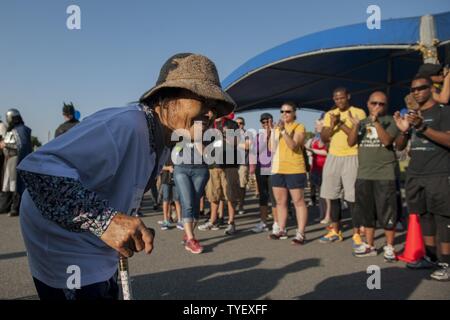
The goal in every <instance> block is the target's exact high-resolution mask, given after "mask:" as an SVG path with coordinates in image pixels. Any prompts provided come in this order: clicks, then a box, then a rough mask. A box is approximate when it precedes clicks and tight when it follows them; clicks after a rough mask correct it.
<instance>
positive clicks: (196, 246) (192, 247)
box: [184, 239, 203, 254]
mask: <svg viewBox="0 0 450 320" xmlns="http://www.w3.org/2000/svg"><path fill="white" fill-rule="evenodd" d="M184 248H185V249H186V250H187V251H190V252H192V253H194V254H200V253H202V252H203V247H202V246H201V245H200V243H199V242H198V241H197V240H196V239H191V240H188V241H186V244H185V245H184Z"/></svg>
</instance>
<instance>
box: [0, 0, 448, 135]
mask: <svg viewBox="0 0 450 320" xmlns="http://www.w3.org/2000/svg"><path fill="white" fill-rule="evenodd" d="M71 4H75V5H78V6H79V7H80V8H81V30H68V29H67V27H66V20H67V18H68V16H69V15H68V14H67V13H66V9H67V7H68V6H69V5H71ZM371 4H376V5H378V6H380V8H381V16H382V19H389V18H397V17H409V16H417V15H423V14H432V13H438V12H443V11H449V10H450V1H449V0H427V1H425V0H395V1H392V0H383V1H376V0H369V1H367V0H341V1H334V0H329V1H328V0H327V1H325V0H320V1H310V0H308V1H301V0H296V1H294V0H277V1H274V0H273V1H264V0H239V1H238V0H229V1H218V0H183V1H181V0H179V1H174V0H165V1H160V0H154V1H153V0H128V1H119V0H109V1H107V0H71V1H66V0H33V1H31V0H29V1H26V0H0V114H1V115H2V118H3V119H4V114H5V112H6V110H7V109H8V108H12V107H14V108H17V109H19V110H20V111H21V113H22V115H23V118H24V119H25V122H26V123H27V125H28V126H29V127H31V128H32V129H33V133H34V135H37V136H38V137H39V139H40V140H41V141H42V142H44V143H45V142H47V136H48V132H49V131H50V132H51V137H53V133H54V130H55V129H56V127H57V126H58V125H59V124H60V123H61V122H63V119H62V116H61V108H62V103H63V101H67V102H68V101H73V103H74V104H75V106H76V108H77V109H78V110H80V112H81V115H82V117H83V116H86V115H89V114H91V113H93V112H95V111H97V110H100V109H102V108H104V107H110V106H114V107H116V106H122V105H124V104H126V103H127V102H129V101H133V100H136V99H137V98H138V97H139V96H140V95H141V94H142V93H143V92H144V91H145V90H147V89H148V88H150V87H151V86H153V85H154V83H155V81H156V78H157V76H158V72H159V69H160V67H161V65H162V64H163V63H164V61H165V60H166V59H167V58H168V57H169V56H171V55H173V54H175V53H178V52H195V53H201V54H204V55H206V56H208V57H210V58H211V59H212V60H213V61H214V62H215V63H216V65H217V68H218V70H219V74H220V77H221V79H224V78H225V77H226V76H227V75H229V74H230V73H231V72H232V71H233V70H234V69H236V68H237V67H239V66H240V65H241V64H242V63H244V62H245V61H247V60H248V59H250V58H251V57H253V56H255V55H257V54H259V53H261V52H262V51H265V50H267V49H270V48H272V47H273V46H276V45H278V44H281V43H283V42H286V41H289V40H292V39H294V38H297V37H300V36H303V35H306V34H309V33H313V32H316V31H320V30H325V29H329V28H333V27H337V26H342V25H347V24H353V23H358V22H364V21H366V19H367V17H368V15H367V13H366V9H367V7H368V6H369V5H371ZM324 94H329V93H324ZM260 113H261V112H257V113H250V114H245V116H246V118H247V123H248V125H247V126H258V122H257V119H259V114H260ZM273 114H274V115H275V117H278V114H277V113H275V112H273ZM316 117H317V114H311V113H305V112H301V113H299V118H300V119H299V121H301V122H304V123H305V124H306V126H307V129H309V130H311V129H312V128H313V119H315V118H316Z"/></svg>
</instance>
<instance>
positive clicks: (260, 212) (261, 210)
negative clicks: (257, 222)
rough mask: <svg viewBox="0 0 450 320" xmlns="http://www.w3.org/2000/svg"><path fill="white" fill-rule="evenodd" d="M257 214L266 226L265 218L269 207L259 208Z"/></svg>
mask: <svg viewBox="0 0 450 320" xmlns="http://www.w3.org/2000/svg"><path fill="white" fill-rule="evenodd" d="M259 214H260V217H261V221H262V222H264V223H266V224H267V216H268V215H269V207H268V206H261V207H259Z"/></svg>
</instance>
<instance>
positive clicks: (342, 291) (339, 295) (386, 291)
mask: <svg viewBox="0 0 450 320" xmlns="http://www.w3.org/2000/svg"><path fill="white" fill-rule="evenodd" d="M429 274H430V270H408V269H405V268H401V267H392V268H386V269H381V282H380V284H381V289H373V290H369V289H368V288H367V280H368V278H369V277H370V276H371V275H372V273H370V274H368V273H366V272H357V273H352V274H348V275H343V276H336V277H332V278H328V279H326V280H324V281H322V282H320V283H319V284H317V286H316V287H315V290H314V291H313V292H310V293H307V294H304V295H301V296H298V297H296V299H305V300H307V299H311V300H318V299H338V300H346V299H356V300H360V299H364V300H366V299H384V300H404V299H408V298H409V296H410V295H411V294H412V293H413V292H414V290H415V289H416V288H417V286H418V285H419V284H420V283H421V282H422V281H423V280H424V279H427V278H428V277H429ZM428 281H431V280H428ZM399 284H400V285H399ZM443 298H444V297H443Z"/></svg>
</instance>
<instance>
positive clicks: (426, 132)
mask: <svg viewBox="0 0 450 320" xmlns="http://www.w3.org/2000/svg"><path fill="white" fill-rule="evenodd" d="M431 87H432V81H431V79H429V78H426V77H423V76H417V77H416V78H415V79H414V80H413V82H412V84H411V93H412V94H413V96H414V99H415V100H416V101H417V103H418V104H419V106H420V108H419V111H418V112H417V113H414V112H410V113H408V115H406V116H404V117H401V116H400V114H399V113H398V112H396V114H395V115H394V120H395V122H396V124H397V127H398V128H399V129H400V131H401V134H402V137H401V138H400V139H399V140H398V145H397V148H398V149H399V150H402V149H403V148H404V147H405V146H406V143H407V142H408V140H409V138H411V161H410V163H409V167H408V171H407V177H406V185H405V188H406V199H407V203H408V207H409V210H410V212H411V213H415V214H419V215H420V223H421V226H422V232H423V238H424V242H425V250H426V256H425V258H424V259H422V260H420V261H416V262H414V263H409V264H408V265H407V266H408V267H409V268H413V269H423V268H438V270H436V271H435V272H433V273H432V275H431V277H432V278H433V279H435V280H439V281H448V280H450V276H449V265H450V186H449V182H450V180H449V175H450V109H449V108H450V107H449V106H444V105H440V104H438V103H436V101H435V100H434V99H433V95H432V89H431ZM436 236H437V238H438V239H439V253H440V260H441V261H442V262H441V263H439V262H438V253H437V252H438V250H437V241H436Z"/></svg>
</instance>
